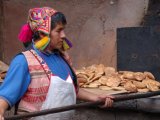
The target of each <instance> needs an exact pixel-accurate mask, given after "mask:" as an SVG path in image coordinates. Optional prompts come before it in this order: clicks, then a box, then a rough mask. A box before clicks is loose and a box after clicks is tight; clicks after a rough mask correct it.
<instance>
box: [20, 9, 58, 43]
mask: <svg viewBox="0 0 160 120" xmlns="http://www.w3.org/2000/svg"><path fill="white" fill-rule="evenodd" d="M56 12H57V11H56V10H54V9H52V8H50V7H42V8H33V9H30V10H29V16H28V24H25V25H24V26H23V27H22V29H21V31H20V33H19V35H18V38H19V40H20V41H22V42H23V43H26V42H31V39H32V35H33V33H34V32H36V31H41V32H43V33H45V34H49V33H50V29H51V16H52V15H54V14H55V13H56Z"/></svg>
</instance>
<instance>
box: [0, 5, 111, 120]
mask: <svg viewBox="0 0 160 120" xmlns="http://www.w3.org/2000/svg"><path fill="white" fill-rule="evenodd" d="M66 23H67V22H66V18H65V16H64V15H63V14H62V13H61V12H57V11H56V10H54V9H52V8H49V7H43V8H33V9H30V10H29V17H28V23H27V24H26V25H24V26H23V27H22V30H21V32H20V34H19V39H20V41H22V42H23V43H24V44H25V45H28V44H31V46H32V47H31V49H29V50H27V51H25V52H22V53H21V54H18V55H16V56H15V58H14V59H13V60H12V62H11V65H10V68H9V70H8V73H7V75H6V78H5V80H4V83H3V84H2V85H1V87H0V114H1V117H0V120H2V119H3V114H4V112H5V111H6V110H7V109H8V108H9V107H12V106H13V105H15V104H16V103H18V110H17V114H25V113H26V112H33V111H40V110H43V109H49V108H54V107H60V106H65V105H71V104H75V103H76V98H78V99H81V100H85V101H98V100H102V101H104V102H105V104H104V107H111V106H112V103H113V100H112V97H111V96H106V95H104V96H98V95H96V94H93V93H90V92H87V91H85V90H83V89H81V88H79V87H78V84H77V78H76V75H75V73H74V71H73V70H72V68H71V66H70V62H68V60H69V59H65V58H68V57H67V55H66V54H65V50H66V49H67V48H69V47H70V44H69V42H68V41H67V40H66V36H65V32H64V29H65V25H66ZM70 115H71V112H63V113H57V114H51V115H46V116H43V117H35V118H31V119H37V120H40V119H43V120H44V119H47V120H49V119H57V120H62V119H69V117H70Z"/></svg>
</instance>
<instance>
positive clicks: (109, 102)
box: [97, 95, 114, 108]
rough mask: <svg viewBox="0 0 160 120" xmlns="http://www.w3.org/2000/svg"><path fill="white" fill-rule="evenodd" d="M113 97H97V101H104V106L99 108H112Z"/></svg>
mask: <svg viewBox="0 0 160 120" xmlns="http://www.w3.org/2000/svg"><path fill="white" fill-rule="evenodd" d="M113 99H114V97H113V96H109V95H100V96H98V99H97V100H99V101H104V105H102V106H100V107H101V108H106V107H112V106H113Z"/></svg>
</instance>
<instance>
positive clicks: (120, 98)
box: [5, 91, 160, 120]
mask: <svg viewBox="0 0 160 120" xmlns="http://www.w3.org/2000/svg"><path fill="white" fill-rule="evenodd" d="M156 95H160V91H155V92H147V93H138V94H137V93H132V94H124V95H115V98H114V102H118V101H125V100H132V99H139V98H147V97H152V96H156ZM103 103H104V102H102V101H97V102H84V103H80V104H74V105H68V106H64V107H58V108H52V109H46V110H42V111H37V112H31V113H26V114H23V115H14V116H10V117H6V118H5V120H18V119H22V118H29V117H35V116H41V115H46V114H51V113H58V112H64V111H68V110H73V109H78V108H83V107H89V106H97V105H101V104H103Z"/></svg>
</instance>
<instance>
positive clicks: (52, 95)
mask: <svg viewBox="0 0 160 120" xmlns="http://www.w3.org/2000/svg"><path fill="white" fill-rule="evenodd" d="M72 104H76V93H75V88H74V85H73V81H72V78H71V77H70V75H69V76H68V78H67V80H66V81H64V80H63V79H61V78H60V77H58V76H52V77H51V81H50V86H49V89H48V93H47V96H46V100H45V101H44V103H43V104H42V107H41V110H45V109H51V108H57V107H62V106H66V105H72ZM73 113H74V111H73V110H71V111H66V112H60V113H54V114H48V115H43V116H38V117H34V118H31V119H30V120H70V119H71V117H72V116H73Z"/></svg>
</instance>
